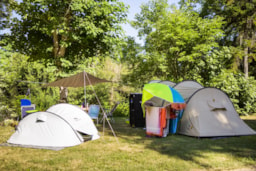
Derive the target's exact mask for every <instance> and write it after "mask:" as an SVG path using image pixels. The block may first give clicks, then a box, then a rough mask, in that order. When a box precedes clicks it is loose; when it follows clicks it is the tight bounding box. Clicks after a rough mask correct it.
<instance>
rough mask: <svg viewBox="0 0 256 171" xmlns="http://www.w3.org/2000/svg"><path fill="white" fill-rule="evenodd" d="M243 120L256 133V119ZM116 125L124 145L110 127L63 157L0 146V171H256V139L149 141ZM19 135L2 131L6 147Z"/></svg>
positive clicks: (0, 137)
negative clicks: (8, 142) (10, 138)
mask: <svg viewBox="0 0 256 171" xmlns="http://www.w3.org/2000/svg"><path fill="white" fill-rule="evenodd" d="M243 119H244V120H245V121H246V123H248V125H250V126H251V127H252V128H253V129H254V130H256V115H254V116H251V117H243ZM115 120H116V122H115V123H113V124H112V126H113V128H114V130H115V133H116V135H117V139H118V141H117V140H116V138H115V137H114V136H113V135H112V133H111V131H110V129H109V128H108V127H107V126H106V129H105V132H104V136H101V138H100V139H98V140H95V141H88V142H85V143H83V144H81V145H78V146H74V147H69V148H65V149H63V150H60V151H51V150H42V149H30V148H21V147H7V146H0V170H1V171H2V170H88V171H90V170H108V171H113V170H122V171H124V170H128V171H140V170H142V171H144V170H147V171H150V170H152V171H153V170H154V171H155V170H159V171H160V170H161V171H163V170H256V136H242V137H231V138H223V139H208V138H201V139H198V138H193V137H187V136H182V135H169V136H168V137H166V138H152V137H151V138H148V137H146V136H145V130H143V129H142V128H131V127H130V126H129V125H128V124H126V123H125V118H116V119H115ZM98 129H99V131H100V132H101V134H102V125H98ZM13 132H14V129H13V128H12V127H3V126H1V127H0V143H4V142H6V141H7V140H8V138H9V137H10V136H11V134H12V133H13Z"/></svg>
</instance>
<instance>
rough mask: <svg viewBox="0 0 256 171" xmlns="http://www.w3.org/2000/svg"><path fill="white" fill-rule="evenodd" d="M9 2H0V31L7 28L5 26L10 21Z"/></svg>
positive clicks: (7, 0)
mask: <svg viewBox="0 0 256 171" xmlns="http://www.w3.org/2000/svg"><path fill="white" fill-rule="evenodd" d="M9 1H10V0H1V2H0V30H2V29H5V28H6V27H7V26H6V24H7V22H8V20H9V19H10V15H11V10H10V5H9V4H10V3H9ZM0 36H1V35H0Z"/></svg>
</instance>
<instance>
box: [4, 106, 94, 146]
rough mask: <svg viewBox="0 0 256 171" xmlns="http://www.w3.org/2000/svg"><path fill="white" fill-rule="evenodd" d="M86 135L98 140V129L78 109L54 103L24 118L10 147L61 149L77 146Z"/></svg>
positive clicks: (11, 139) (11, 138) (12, 138)
mask: <svg viewBox="0 0 256 171" xmlns="http://www.w3.org/2000/svg"><path fill="white" fill-rule="evenodd" d="M85 135H86V136H89V137H91V139H92V140H95V139H98V138H99V135H98V130H97V128H96V127H95V125H94V123H93V121H92V119H91V118H90V117H89V115H87V114H86V113H85V112H84V111H83V110H81V109H80V108H79V107H77V106H74V105H70V104H58V105H54V106H52V107H50V108H49V109H48V110H47V111H46V112H36V113H32V114H30V115H27V116H26V117H24V118H23V119H22V120H21V121H20V123H19V124H18V126H17V129H16V131H15V133H14V134H13V135H12V136H11V137H10V138H9V140H8V141H7V142H8V143H10V144H14V145H19V146H25V147H26V146H28V147H35V148H46V149H47V148H53V149H54V148H64V147H70V146H75V145H79V144H81V143H83V142H84V138H83V137H85Z"/></svg>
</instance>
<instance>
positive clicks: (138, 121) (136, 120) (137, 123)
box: [129, 93, 145, 127]
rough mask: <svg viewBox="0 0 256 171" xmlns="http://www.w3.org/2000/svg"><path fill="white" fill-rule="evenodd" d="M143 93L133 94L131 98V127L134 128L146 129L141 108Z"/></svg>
mask: <svg viewBox="0 0 256 171" xmlns="http://www.w3.org/2000/svg"><path fill="white" fill-rule="evenodd" d="M141 100H142V94H141V93H131V94H130V97H129V106H130V125H131V126H132V127H145V117H143V111H142V108H141Z"/></svg>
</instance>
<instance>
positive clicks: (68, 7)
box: [10, 0, 126, 70]
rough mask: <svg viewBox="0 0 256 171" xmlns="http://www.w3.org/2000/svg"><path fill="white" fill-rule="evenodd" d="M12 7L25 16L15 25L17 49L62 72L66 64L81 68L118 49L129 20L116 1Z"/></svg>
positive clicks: (34, 2)
mask: <svg viewBox="0 0 256 171" xmlns="http://www.w3.org/2000/svg"><path fill="white" fill-rule="evenodd" d="M12 7H13V9H14V10H15V12H16V13H17V14H19V15H20V16H21V19H20V20H19V19H17V18H14V19H13V20H12V22H11V33H12V34H11V36H10V38H11V40H12V41H13V49H14V50H16V51H19V52H20V53H22V54H26V55H28V56H29V58H30V59H31V60H42V59H44V62H45V63H47V62H52V63H54V64H55V66H57V68H58V70H61V69H62V68H64V67H63V66H62V63H63V61H64V60H66V61H70V62H72V63H74V64H77V63H79V62H80V60H83V59H84V58H86V57H92V56H96V55H97V54H104V53H105V52H109V51H110V49H111V48H112V46H114V45H115V46H116V45H118V44H119V42H120V39H119V38H120V36H121V33H122V32H121V27H120V25H119V24H120V23H122V22H123V21H124V20H125V16H126V14H125V11H126V7H125V6H124V4H123V3H121V2H117V1H116V0H110V1H105V0H99V1H94V0H23V1H22V2H21V3H12ZM63 59H64V60H63Z"/></svg>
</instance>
